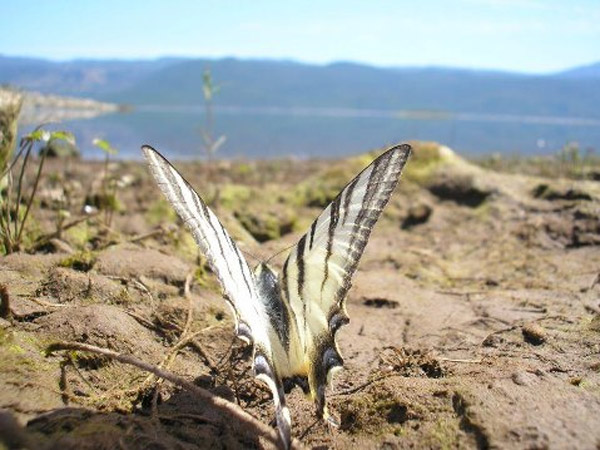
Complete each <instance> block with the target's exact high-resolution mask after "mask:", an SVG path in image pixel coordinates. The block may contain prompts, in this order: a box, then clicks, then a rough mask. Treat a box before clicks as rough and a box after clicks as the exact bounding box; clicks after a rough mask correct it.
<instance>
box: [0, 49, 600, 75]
mask: <svg viewBox="0 0 600 450" xmlns="http://www.w3.org/2000/svg"><path fill="white" fill-rule="evenodd" d="M0 57H5V58H23V59H34V60H42V61H47V62H51V63H57V64H61V63H70V62H77V61H84V62H95V61H98V62H107V61H115V62H155V61H160V60H169V59H175V60H176V59H181V60H212V61H219V60H224V59H235V60H239V61H272V62H288V63H291V64H300V65H309V66H317V67H326V66H331V65H336V64H353V65H358V66H366V67H374V68H378V69H409V70H410V69H415V70H423V69H447V70H458V71H460V70H464V71H474V72H491V73H494V72H497V73H507V74H516V75H531V76H536V75H541V76H544V75H553V74H557V73H561V72H565V71H568V70H571V69H578V68H584V67H588V66H593V65H596V64H600V56H599V57H598V58H597V59H596V60H594V61H589V62H586V63H582V64H577V65H575V66H568V67H562V68H559V69H556V70H552V71H549V72H524V71H519V70H509V69H494V68H486V67H470V66H450V65H440V64H425V65H409V64H405V65H378V64H371V63H367V62H363V61H352V60H344V59H339V60H332V61H326V62H310V61H303V60H300V59H295V58H283V57H282V58H277V57H273V58H271V57H261V56H248V57H240V56H235V55H223V56H205V55H194V56H183V55H179V56H177V55H169V54H165V55H158V56H152V57H139V58H136V57H131V58H128V57H106V58H100V57H98V58H91V57H73V58H64V59H63V58H50V57H45V56H29V55H17V54H7V53H2V52H0Z"/></svg>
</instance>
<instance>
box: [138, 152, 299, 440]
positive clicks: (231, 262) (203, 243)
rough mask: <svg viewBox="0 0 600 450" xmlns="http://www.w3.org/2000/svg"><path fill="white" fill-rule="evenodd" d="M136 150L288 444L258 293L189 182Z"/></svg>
mask: <svg viewBox="0 0 600 450" xmlns="http://www.w3.org/2000/svg"><path fill="white" fill-rule="evenodd" d="M142 150H143V152H144V155H145V156H146V160H147V161H148V165H149V166H150V170H151V172H152V175H153V176H154V178H155V180H156V182H157V184H158V186H159V188H160V190H161V191H162V192H163V194H164V195H165V196H166V197H167V199H168V200H169V202H170V203H171V205H172V206H173V208H174V209H175V211H176V212H177V214H178V215H179V217H181V219H182V220H183V222H184V223H185V225H186V226H187V228H188V229H189V230H190V231H191V233H192V236H193V237H194V240H195V241H196V243H197V244H198V246H199V247H200V249H201V250H202V252H203V253H204V255H205V256H206V257H207V259H208V262H209V264H210V266H211V268H212V270H213V272H214V273H215V274H216V276H217V278H218V279H219V282H220V283H221V286H222V288H223V290H224V292H225V299H226V300H227V302H228V304H229V305H230V306H231V309H232V311H233V314H234V318H235V323H236V334H237V335H238V337H240V338H242V339H244V340H245V341H246V342H251V343H252V344H253V358H252V362H253V367H254V373H255V376H256V377H257V378H259V379H260V380H261V381H263V382H265V383H266V384H267V385H268V386H269V388H270V389H271V391H272V393H273V401H274V402H275V409H276V419H277V427H278V430H279V434H280V436H281V438H282V440H283V442H284V444H285V445H286V446H289V443H290V439H291V420H290V414H289V411H288V409H287V407H286V405H285V398H284V392H283V385H282V382H281V377H280V375H279V373H278V370H277V369H278V368H277V365H276V364H275V363H274V361H273V351H272V346H271V341H270V337H269V329H270V322H269V320H270V319H269V316H268V312H267V311H265V306H264V304H263V302H262V301H261V299H260V297H259V293H258V290H257V285H256V280H255V278H254V275H253V274H252V272H251V271H250V268H249V267H248V263H247V262H246V260H245V259H244V257H243V256H242V253H241V252H240V249H239V248H238V246H237V245H236V244H235V242H234V241H233V239H232V238H231V236H229V234H228V233H227V231H226V230H225V228H224V227H223V225H222V224H221V222H220V221H219V219H217V217H216V216H215V214H214V213H213V212H212V211H211V210H210V209H209V208H208V206H207V205H206V203H205V202H204V201H203V200H202V198H200V196H199V195H198V194H197V193H196V191H194V189H193V188H192V186H191V185H190V184H189V183H188V182H187V181H186V180H185V179H184V178H183V177H182V176H181V174H180V173H179V172H178V171H177V170H176V169H175V168H174V167H173V166H172V165H171V164H170V163H169V162H168V161H167V160H166V159H165V158H164V157H163V156H162V155H161V154H160V153H158V152H157V151H156V150H154V149H153V148H152V147H150V146H143V147H142Z"/></svg>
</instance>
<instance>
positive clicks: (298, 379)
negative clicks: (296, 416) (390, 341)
mask: <svg viewBox="0 0 600 450" xmlns="http://www.w3.org/2000/svg"><path fill="white" fill-rule="evenodd" d="M142 151H143V152H144V155H145V157H146V160H147V162H148V164H149V167H150V171H151V173H152V175H153V176H154V178H155V180H156V182H157V184H158V186H159V188H160V190H161V191H162V192H163V194H164V195H165V196H166V198H167V199H168V200H169V202H170V203H171V205H172V206H173V208H174V209H175V211H176V212H177V214H178V215H179V217H180V218H181V219H182V220H183V222H184V224H185V225H186V226H187V228H188V229H189V230H190V232H191V233H192V235H193V237H194V240H195V241H196V243H197V245H198V246H199V248H200V250H201V251H202V252H203V253H204V255H205V256H206V258H207V260H208V263H209V265H210V266H211V269H212V271H213V272H214V273H215V274H216V276H217V278H218V279H219V282H220V284H221V286H222V288H223V293H224V298H225V300H226V301H227V303H228V304H229V306H230V307H231V310H232V312H233V316H234V319H235V332H236V335H237V336H238V337H239V338H241V339H242V340H244V341H246V342H247V343H249V344H251V345H252V346H253V354H252V365H253V369H254V375H255V376H256V378H258V379H259V380H261V381H263V382H264V383H266V385H267V386H268V387H269V389H270V390H271V392H272V394H273V401H274V404H275V418H276V422H277V428H278V431H279V435H280V437H281V439H282V441H283V444H284V446H285V447H286V448H288V447H289V445H290V442H291V418H290V413H289V410H288V408H287V406H286V402H285V393H286V392H289V391H290V390H291V389H292V388H293V387H295V386H299V387H300V388H301V389H302V390H303V391H304V393H305V394H307V395H309V396H310V398H311V400H312V401H313V402H314V403H315V406H316V412H317V416H319V417H320V418H323V419H325V420H328V421H329V422H331V423H332V424H334V425H335V423H336V422H335V419H333V418H332V417H331V416H330V415H329V413H328V411H327V405H326V402H325V390H326V388H327V387H328V386H329V385H330V383H331V378H332V375H333V374H334V373H335V371H336V370H339V369H340V368H341V367H342V365H343V363H344V360H343V359H342V356H341V354H340V352H339V350H338V347H337V343H336V340H335V335H336V332H337V331H338V329H339V328H340V327H341V326H342V325H345V324H347V323H348V322H349V318H348V315H347V313H346V307H345V297H346V294H347V293H348V290H349V289H350V287H351V284H352V282H351V280H352V275H353V274H354V272H355V271H356V267H357V265H358V262H359V259H360V257H361V256H362V254H363V251H364V248H365V245H366V244H367V241H368V239H369V236H370V234H371V230H372V229H373V226H374V225H375V223H376V222H377V219H378V218H379V216H380V215H381V212H382V211H383V208H384V207H385V205H386V204H387V202H388V200H389V199H390V196H391V195H392V192H393V191H394V188H395V186H396V184H397V183H398V180H399V178H400V174H401V172H402V169H403V167H404V165H405V163H406V161H407V159H408V157H409V155H410V153H411V147H410V145H408V144H400V145H396V146H394V147H391V148H389V149H388V150H386V151H385V152H384V153H382V154H381V155H380V156H379V157H378V158H377V159H375V160H374V161H373V162H372V163H371V164H370V165H369V166H368V167H366V168H365V169H364V170H363V171H362V172H360V173H359V174H358V175H357V176H356V177H355V178H354V179H353V180H351V181H350V182H349V183H348V184H347V185H346V187H344V189H342V191H341V192H340V193H339V194H338V195H337V197H335V199H334V200H333V201H332V202H331V203H330V204H329V205H328V206H327V208H325V209H324V210H323V212H321V214H320V215H319V217H317V219H316V220H315V221H314V222H313V223H312V225H311V226H310V229H309V230H308V232H307V233H306V234H305V235H304V236H302V237H301V238H300V240H299V241H298V243H297V244H296V246H295V247H293V248H292V250H291V251H290V254H289V256H288V257H287V259H286V261H285V263H284V264H283V269H282V271H281V274H277V273H276V272H275V270H273V269H272V268H271V267H270V266H269V265H268V264H266V263H260V264H258V266H257V267H256V268H255V269H254V270H250V267H249V265H248V263H247V262H246V260H245V258H244V256H243V255H242V252H241V251H240V249H239V247H238V246H237V245H236V243H235V242H234V241H233V239H232V238H231V236H230V235H229V234H228V233H227V231H226V230H225V228H224V227H223V225H221V222H219V219H218V218H217V217H216V216H215V214H214V213H213V212H212V211H211V210H210V209H209V208H208V206H207V205H206V203H205V202H204V201H203V200H202V198H201V197H200V196H199V195H198V194H197V193H196V191H195V190H194V189H193V188H192V186H191V185H190V184H189V183H188V182H187V181H186V180H185V179H184V178H183V177H182V176H181V174H180V173H179V172H178V171H177V170H176V169H175V168H174V167H173V166H172V165H171V164H170V163H169V161H167V159H166V158H165V157H163V156H162V155H161V154H160V153H159V152H157V151H156V150H154V149H153V148H152V147H150V146H147V145H145V146H143V147H142Z"/></svg>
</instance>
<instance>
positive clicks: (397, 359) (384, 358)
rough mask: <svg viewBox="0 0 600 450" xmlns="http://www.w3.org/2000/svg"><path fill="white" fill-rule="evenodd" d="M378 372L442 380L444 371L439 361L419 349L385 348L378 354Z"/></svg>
mask: <svg viewBox="0 0 600 450" xmlns="http://www.w3.org/2000/svg"><path fill="white" fill-rule="evenodd" d="M378 359H379V370H380V371H381V372H383V373H394V374H396V375H401V376H406V377H408V376H410V377H415V376H426V377H428V378H442V377H444V376H445V374H446V370H445V369H444V368H443V367H442V365H441V364H440V362H439V360H437V359H436V358H434V357H433V356H432V355H431V354H430V353H428V352H425V351H423V350H421V349H410V348H405V347H402V348H398V347H387V348H385V349H384V350H383V351H382V352H381V353H380V354H379V357H378Z"/></svg>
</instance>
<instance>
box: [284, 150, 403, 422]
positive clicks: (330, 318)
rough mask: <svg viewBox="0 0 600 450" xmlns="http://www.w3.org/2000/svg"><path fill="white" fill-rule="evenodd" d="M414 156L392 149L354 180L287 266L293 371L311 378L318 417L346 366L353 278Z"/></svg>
mask: <svg viewBox="0 0 600 450" xmlns="http://www.w3.org/2000/svg"><path fill="white" fill-rule="evenodd" d="M410 152H411V147H410V146H409V145H407V144H402V145H398V146H395V147H392V148H390V149H388V150H387V151H386V152H384V153H383V154H382V155H381V156H379V157H378V158H377V159H375V160H374V161H373V162H372V163H371V164H370V165H369V166H368V167H367V168H366V169H364V170H363V171H362V172H361V173H360V174H359V175H357V176H356V177H355V178H354V179H353V180H352V181H350V183H348V184H347V185H346V187H345V188H344V189H343V190H342V191H341V192H340V193H339V194H338V196H337V197H336V198H335V199H334V200H333V201H332V202H331V203H330V204H329V206H328V207H327V208H326V209H325V210H324V211H323V212H322V213H321V214H320V215H319V217H318V218H317V219H316V220H315V221H314V222H313V224H312V225H311V227H310V229H309V231H308V233H306V234H305V235H304V236H302V238H301V239H300V241H299V242H298V244H297V246H296V247H295V248H293V249H292V251H291V253H290V255H289V257H288V258H287V260H286V261H285V263H284V266H283V270H282V274H281V291H282V297H283V299H284V300H286V301H287V304H288V307H289V308H290V309H291V311H292V312H293V314H292V316H293V317H295V321H294V325H295V327H294V329H295V334H296V336H297V339H296V342H297V348H296V349H295V350H294V349H292V350H291V353H290V360H291V361H292V364H291V366H292V370H294V369H295V370H296V371H297V372H298V373H297V375H300V376H306V377H307V378H308V385H309V388H310V394H311V397H312V398H313V400H314V401H315V402H316V406H317V414H318V415H319V416H322V417H325V418H328V414H327V409H326V405H325V388H326V387H327V385H328V383H329V381H330V375H331V374H332V372H331V371H332V369H334V368H336V367H337V368H339V367H340V366H342V364H343V359H342V357H341V355H340V353H339V350H338V348H337V344H336V342H335V333H336V331H337V330H338V329H339V327H340V326H342V325H344V324H346V323H348V320H349V319H348V316H347V314H346V309H345V305H344V300H345V297H346V294H347V292H348V290H349V289H350V286H351V278H352V275H353V274H354V272H355V270H356V267H357V265H358V262H359V259H360V257H361V256H362V253H363V250H364V248H365V245H366V243H367V240H368V239H369V235H370V233H371V230H372V228H373V226H374V225H375V222H376V221H377V219H378V218H379V216H380V215H381V212H382V211H383V208H384V207H385V205H386V204H387V202H388V200H389V198H390V196H391V194H392V192H393V190H394V188H395V186H396V184H397V183H398V179H399V177H400V174H401V172H402V168H403V167H404V164H405V163H406V161H407V159H408V157H409V155H410ZM292 375H296V374H292Z"/></svg>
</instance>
